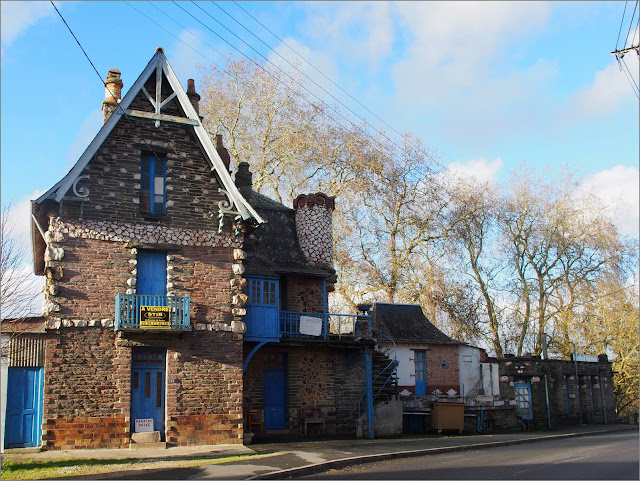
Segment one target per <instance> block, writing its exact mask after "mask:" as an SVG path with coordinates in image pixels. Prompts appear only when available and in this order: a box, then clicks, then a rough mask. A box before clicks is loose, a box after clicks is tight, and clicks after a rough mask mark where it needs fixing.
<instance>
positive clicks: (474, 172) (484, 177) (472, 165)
mask: <svg viewBox="0 0 640 481" xmlns="http://www.w3.org/2000/svg"><path fill="white" fill-rule="evenodd" d="M503 165H504V163H503V162H502V159H501V158H500V157H498V158H497V159H495V160H492V161H489V160H487V159H484V158H479V159H471V160H466V161H462V162H461V161H457V162H451V163H450V164H449V165H447V169H448V171H449V172H450V173H452V174H454V175H458V176H461V177H474V178H475V179H476V180H477V181H478V182H495V181H496V179H497V177H498V172H499V171H500V169H502V166H503Z"/></svg>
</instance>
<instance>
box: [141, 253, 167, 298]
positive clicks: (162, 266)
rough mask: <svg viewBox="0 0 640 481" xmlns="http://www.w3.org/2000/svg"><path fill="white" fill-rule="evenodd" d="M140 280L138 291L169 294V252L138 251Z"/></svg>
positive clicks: (160, 294) (158, 294)
mask: <svg viewBox="0 0 640 481" xmlns="http://www.w3.org/2000/svg"><path fill="white" fill-rule="evenodd" d="M136 268H137V270H138V280H137V286H136V293H137V294H142V295H152V296H166V295H167V254H166V253H164V252H155V251H145V250H139V251H138V264H137V266H136Z"/></svg>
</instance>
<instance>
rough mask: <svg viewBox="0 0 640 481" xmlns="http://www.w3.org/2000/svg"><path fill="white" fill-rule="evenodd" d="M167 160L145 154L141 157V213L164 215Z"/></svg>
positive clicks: (155, 155) (157, 155)
mask: <svg viewBox="0 0 640 481" xmlns="http://www.w3.org/2000/svg"><path fill="white" fill-rule="evenodd" d="M166 183H167V159H166V157H164V156H162V155H159V154H152V153H150V152H145V153H143V154H142V155H141V156H140V212H141V213H143V214H154V215H164V214H165V213H166V205H167V202H166V200H167V195H166Z"/></svg>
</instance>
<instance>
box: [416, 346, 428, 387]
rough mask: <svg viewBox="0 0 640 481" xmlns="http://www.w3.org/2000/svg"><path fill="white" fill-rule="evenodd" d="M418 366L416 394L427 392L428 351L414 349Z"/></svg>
mask: <svg viewBox="0 0 640 481" xmlns="http://www.w3.org/2000/svg"><path fill="white" fill-rule="evenodd" d="M414 354H415V359H414V362H415V368H416V396H424V395H425V394H427V353H426V352H425V351H414Z"/></svg>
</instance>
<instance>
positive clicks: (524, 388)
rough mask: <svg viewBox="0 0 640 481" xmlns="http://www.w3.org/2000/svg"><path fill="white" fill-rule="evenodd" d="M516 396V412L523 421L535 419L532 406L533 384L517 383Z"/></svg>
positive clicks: (528, 382) (515, 386)
mask: <svg viewBox="0 0 640 481" xmlns="http://www.w3.org/2000/svg"><path fill="white" fill-rule="evenodd" d="M514 389H515V395H516V410H517V413H518V416H520V417H521V418H522V419H533V408H532V406H531V382H530V381H528V380H527V381H516V383H515V385H514Z"/></svg>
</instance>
